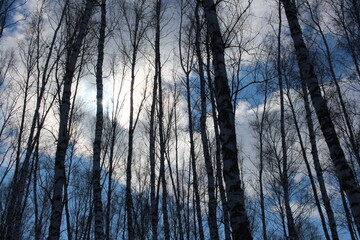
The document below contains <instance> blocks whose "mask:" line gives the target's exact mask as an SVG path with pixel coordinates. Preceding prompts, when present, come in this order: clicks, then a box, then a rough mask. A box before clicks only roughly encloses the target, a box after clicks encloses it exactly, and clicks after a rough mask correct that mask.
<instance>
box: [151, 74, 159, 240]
mask: <svg viewBox="0 0 360 240" xmlns="http://www.w3.org/2000/svg"><path fill="white" fill-rule="evenodd" d="M157 74H158V73H157V71H156V70H155V76H154V83H153V95H152V103H151V110H150V127H149V128H150V143H149V152H150V202H151V230H152V239H153V240H157V239H158V229H157V228H158V218H159V217H158V200H157V197H156V173H155V166H156V164H155V148H156V146H155V143H156V130H155V125H156V124H155V110H156V99H157Z"/></svg>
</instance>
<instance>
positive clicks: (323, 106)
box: [281, 0, 360, 232]
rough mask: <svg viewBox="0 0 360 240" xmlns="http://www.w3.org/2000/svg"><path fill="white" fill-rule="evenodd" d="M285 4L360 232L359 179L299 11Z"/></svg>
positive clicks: (285, 1)
mask: <svg viewBox="0 0 360 240" xmlns="http://www.w3.org/2000/svg"><path fill="white" fill-rule="evenodd" d="M281 2H282V3H283V5H284V9H285V14H286V17H287V19H288V23H289V27H290V32H291V36H292V39H293V42H294V46H295V50H296V56H297V59H298V64H299V68H300V72H301V75H302V77H303V78H302V80H304V81H306V85H307V88H308V90H309V93H310V96H311V100H312V104H313V106H314V109H315V112H316V114H317V117H318V120H319V123H320V127H321V130H322V132H323V135H324V137H325V141H326V144H327V145H328V148H329V151H330V156H331V159H332V161H333V163H334V166H335V169H336V173H337V175H338V176H339V178H340V184H341V186H342V188H343V189H344V191H345V192H346V195H347V198H348V200H349V203H350V207H351V211H352V214H353V217H354V219H355V223H356V226H357V229H358V231H359V232H360V202H359V201H360V190H359V185H358V184H357V182H356V180H355V175H354V172H353V171H352V169H351V168H350V166H349V165H348V163H347V161H346V159H345V154H344V151H343V150H342V148H341V145H340V141H339V138H338V136H337V134H336V131H335V127H334V124H333V122H332V120H331V117H330V112H329V109H328V107H327V103H326V100H325V99H324V98H323V97H322V95H321V91H320V87H319V84H318V80H317V76H316V74H315V70H314V65H313V64H312V63H311V60H310V54H309V51H308V49H307V46H306V44H305V41H304V38H303V36H302V31H301V27H300V24H299V20H298V16H297V9H296V7H295V4H294V3H293V2H291V1H290V0H281Z"/></svg>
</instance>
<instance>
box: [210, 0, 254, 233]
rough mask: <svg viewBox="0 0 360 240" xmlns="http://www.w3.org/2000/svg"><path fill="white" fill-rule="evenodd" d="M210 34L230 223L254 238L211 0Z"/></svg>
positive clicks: (222, 55)
mask: <svg viewBox="0 0 360 240" xmlns="http://www.w3.org/2000/svg"><path fill="white" fill-rule="evenodd" d="M203 8H204V13H205V19H206V21H207V28H208V34H209V36H210V39H211V41H210V42H211V50H212V59H213V66H214V72H215V80H214V82H215V96H216V101H217V110H218V114H219V115H218V121H219V126H220V141H221V144H222V154H223V164H224V166H223V174H224V179H225V184H226V193H227V197H228V199H227V200H228V206H229V212H230V223H231V228H232V235H233V238H234V239H239V240H240V239H251V232H250V228H249V221H248V218H247V214H246V209H245V199H244V198H245V196H244V190H243V189H242V187H241V182H240V176H239V174H240V172H239V167H238V152H237V144H236V134H235V119H234V113H233V106H232V104H231V97H230V89H229V85H228V78H227V73H226V65H225V59H224V47H225V46H224V42H223V40H222V34H221V30H220V26H219V22H218V18H217V13H216V6H215V4H214V2H213V1H212V0H205V1H203Z"/></svg>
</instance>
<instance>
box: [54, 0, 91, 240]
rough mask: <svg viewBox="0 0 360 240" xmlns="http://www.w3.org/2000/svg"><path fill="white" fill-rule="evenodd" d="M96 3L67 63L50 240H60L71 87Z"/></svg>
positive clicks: (85, 15)
mask: <svg viewBox="0 0 360 240" xmlns="http://www.w3.org/2000/svg"><path fill="white" fill-rule="evenodd" d="M94 5H95V3H94V1H93V0H87V1H86V6H85V10H84V13H83V16H82V18H81V22H80V25H79V31H78V35H77V37H76V40H75V42H74V44H73V45H72V51H71V55H70V56H69V59H68V61H67V63H66V70H65V76H64V89H63V96H62V100H61V106H60V124H59V133H58V143H57V148H56V155H55V167H54V171H55V175H54V184H53V197H52V206H51V219H50V225H49V236H48V240H58V239H59V238H60V226H61V218H62V208H63V201H62V195H63V187H64V183H65V168H64V162H65V156H66V150H67V147H68V143H69V135H68V129H67V128H68V119H69V110H70V98H71V85H72V79H73V76H74V72H75V67H76V62H77V59H78V55H79V52H80V49H81V46H82V43H83V40H84V38H85V35H86V29H87V26H88V23H89V20H90V17H91V13H92V10H93V8H94Z"/></svg>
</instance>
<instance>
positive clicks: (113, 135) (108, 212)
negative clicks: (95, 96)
mask: <svg viewBox="0 0 360 240" xmlns="http://www.w3.org/2000/svg"><path fill="white" fill-rule="evenodd" d="M116 130H117V122H116V119H115V118H113V119H112V123H111V141H110V156H109V176H108V188H107V203H106V215H105V225H106V226H105V238H106V240H110V239H111V231H110V225H111V217H110V215H111V198H112V174H113V168H114V167H113V164H114V148H115V138H116Z"/></svg>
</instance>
